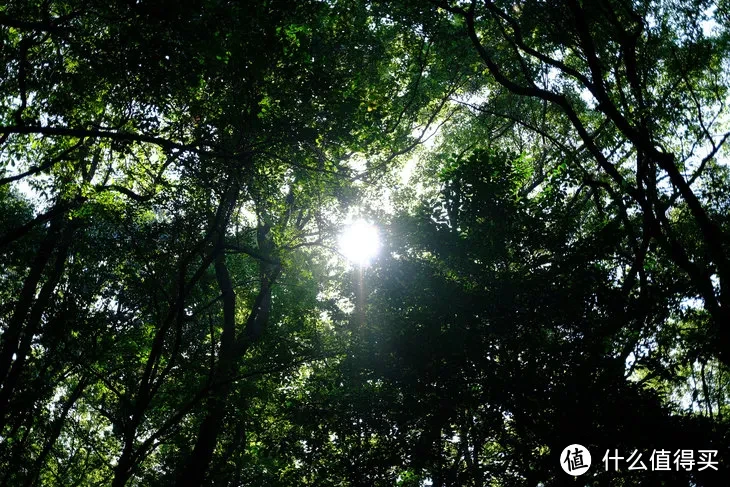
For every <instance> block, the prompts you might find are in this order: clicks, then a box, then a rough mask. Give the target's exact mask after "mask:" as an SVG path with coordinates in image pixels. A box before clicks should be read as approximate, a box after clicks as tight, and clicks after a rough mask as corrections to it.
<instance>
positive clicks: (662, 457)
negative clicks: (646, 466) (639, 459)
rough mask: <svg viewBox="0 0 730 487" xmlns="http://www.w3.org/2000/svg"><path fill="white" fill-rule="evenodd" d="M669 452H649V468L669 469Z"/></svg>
mask: <svg viewBox="0 0 730 487" xmlns="http://www.w3.org/2000/svg"><path fill="white" fill-rule="evenodd" d="M670 454H671V452H670V451H669V450H659V451H657V450H654V451H652V452H651V458H650V459H649V461H650V462H651V469H652V471H654V470H671V469H670V468H669V462H670V460H671V456H670Z"/></svg>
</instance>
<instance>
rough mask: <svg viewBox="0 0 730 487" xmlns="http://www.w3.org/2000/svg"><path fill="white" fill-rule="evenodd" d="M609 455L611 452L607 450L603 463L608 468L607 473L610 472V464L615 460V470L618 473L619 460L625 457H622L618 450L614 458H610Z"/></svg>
mask: <svg viewBox="0 0 730 487" xmlns="http://www.w3.org/2000/svg"><path fill="white" fill-rule="evenodd" d="M609 453H610V451H609V450H606V454H605V455H603V463H604V464H605V466H606V472H608V462H609V461H611V460H613V470H614V471H616V472H617V471H618V462H619V460H623V459H624V458H625V457H620V456H619V455H618V450H614V451H613V456H610V455H609Z"/></svg>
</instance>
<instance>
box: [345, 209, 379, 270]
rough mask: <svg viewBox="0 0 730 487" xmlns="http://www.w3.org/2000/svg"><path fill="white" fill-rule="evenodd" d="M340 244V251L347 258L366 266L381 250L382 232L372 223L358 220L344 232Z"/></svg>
mask: <svg viewBox="0 0 730 487" xmlns="http://www.w3.org/2000/svg"><path fill="white" fill-rule="evenodd" d="M339 244H340V245H339V247H340V252H341V253H342V255H344V256H345V257H346V258H347V260H349V261H350V262H352V263H353V264H357V265H359V266H361V267H364V266H367V265H368V264H370V262H371V261H372V259H373V258H374V257H375V256H376V255H377V253H378V251H379V250H380V233H379V232H378V228H377V227H376V226H375V225H373V224H372V223H368V222H366V221H365V220H357V221H354V222H352V223H351V224H350V225H348V227H347V228H346V229H345V230H344V231H343V232H342V234H341V235H340V239H339Z"/></svg>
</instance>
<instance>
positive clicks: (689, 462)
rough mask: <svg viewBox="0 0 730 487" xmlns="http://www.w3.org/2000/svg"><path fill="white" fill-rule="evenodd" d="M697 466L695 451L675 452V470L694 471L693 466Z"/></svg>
mask: <svg viewBox="0 0 730 487" xmlns="http://www.w3.org/2000/svg"><path fill="white" fill-rule="evenodd" d="M694 464H695V452H694V450H677V451H675V452H674V468H676V469H677V470H679V469H680V468H683V469H685V470H692V466H693V465H694Z"/></svg>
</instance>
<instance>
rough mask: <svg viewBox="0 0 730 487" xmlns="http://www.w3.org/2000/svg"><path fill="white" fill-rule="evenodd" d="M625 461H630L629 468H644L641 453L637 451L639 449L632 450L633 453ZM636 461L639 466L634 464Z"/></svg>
mask: <svg viewBox="0 0 730 487" xmlns="http://www.w3.org/2000/svg"><path fill="white" fill-rule="evenodd" d="M626 461H627V462H631V463H630V464H629V470H646V465H645V464H644V462H642V461H641V453H639V450H634V453H632V454H631V456H630V457H629V458H628V460H626ZM637 462H638V463H639V465H640V466H637V465H636V464H637Z"/></svg>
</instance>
